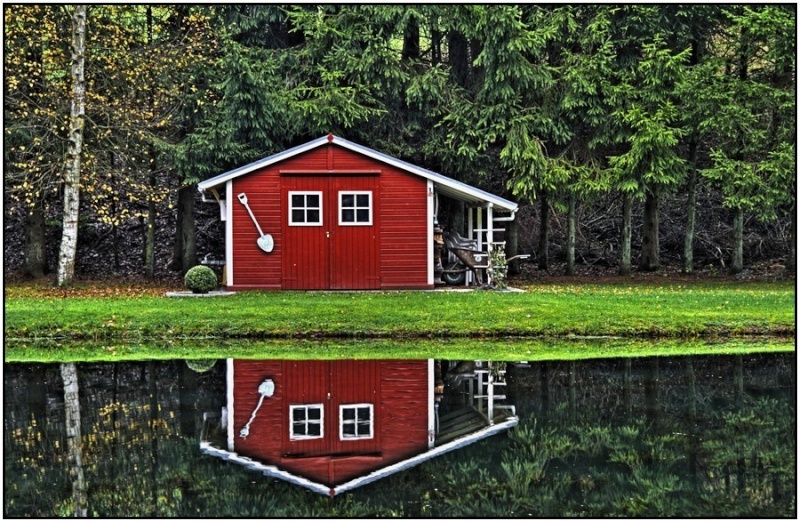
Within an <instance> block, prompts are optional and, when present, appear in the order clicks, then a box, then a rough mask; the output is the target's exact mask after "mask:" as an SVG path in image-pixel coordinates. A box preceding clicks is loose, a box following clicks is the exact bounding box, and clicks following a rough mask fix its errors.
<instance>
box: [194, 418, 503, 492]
mask: <svg viewBox="0 0 800 522" xmlns="http://www.w3.org/2000/svg"><path fill="white" fill-rule="evenodd" d="M518 422H519V418H518V417H516V416H510V417H508V418H507V419H506V420H505V421H503V422H500V423H497V424H494V425H491V426H487V427H484V428H482V429H480V430H477V431H475V432H472V433H469V434H466V435H463V436H461V437H458V438H457V439H454V440H452V441H450V442H448V443H445V444H442V445H441V446H436V447H435V448H432V449H429V450H428V451H425V452H421V453H419V454H417V455H414V456H412V457H409V458H407V459H405V460H402V461H400V462H396V463H394V464H391V465H388V466H385V467H383V468H380V469H377V470H375V471H373V472H371V473H367V474H365V475H363V476H361V477H358V478H355V479H353V480H350V481H348V482H345V483H344V484H339V485H337V486H333V487H331V486H327V485H325V484H320V483H318V482H314V481H313V480H309V479H307V478H305V477H302V476H300V475H296V474H294V473H292V472H289V471H286V470H284V469H280V468H278V467H277V466H273V465H270V464H265V463H263V462H260V461H258V460H253V459H251V458H250V457H247V456H244V455H240V454H238V453H236V452H233V451H227V450H223V449H221V448H218V447H216V446H214V445H213V444H211V443H210V442H208V441H202V440H201V441H200V451H201V452H203V453H205V454H206V455H211V456H212V457H219V458H221V459H223V460H227V461H229V462H233V463H236V464H239V465H242V466H244V467H246V468H248V469H251V470H253V471H257V472H260V473H262V474H264V475H265V476H267V477H272V478H277V479H281V480H285V481H287V482H290V483H292V484H296V485H298V486H303V487H304V488H307V489H310V490H311V491H314V492H315V493H320V494H322V495H328V496H331V497H333V496H335V495H338V494H340V493H344V492H345V491H350V490H351V489H355V488H357V487H360V486H363V485H366V484H369V483H370V482H374V481H376V480H379V479H382V478H384V477H388V476H389V475H393V474H395V473H397V472H400V471H404V470H407V469H409V468H412V467H414V466H416V465H418V464H421V463H423V462H425V461H427V460H430V459H432V458H434V457H438V456H439V455H442V454H444V453H448V452H450V451H453V450H456V449H459V448H463V447H465V446H469V445H470V444H473V443H475V442H478V441H479V440H482V439H485V438H487V437H491V436H492V435H495V434H497V433H500V432H501V431H505V430H508V429H510V428H513V427H514V426H516V425H517V423H518Z"/></svg>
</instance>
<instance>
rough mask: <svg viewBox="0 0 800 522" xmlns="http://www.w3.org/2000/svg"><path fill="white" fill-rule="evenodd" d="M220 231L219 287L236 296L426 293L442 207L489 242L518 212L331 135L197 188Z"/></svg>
mask: <svg viewBox="0 0 800 522" xmlns="http://www.w3.org/2000/svg"><path fill="white" fill-rule="evenodd" d="M198 187H199V190H200V191H201V193H202V194H203V196H204V199H206V200H211V198H212V197H213V200H216V201H217V202H218V203H219V205H220V210H221V219H222V220H223V221H225V243H226V247H225V248H226V250H225V266H226V281H225V285H226V286H227V288H228V289H230V290H240V289H241V290H243V289H307V290H311V289H351V290H352V289H401V288H432V287H433V286H434V284H435V281H434V269H435V260H434V227H435V226H436V223H437V219H438V217H437V211H438V201H439V197H440V196H442V197H446V198H450V199H453V200H456V201H459V202H463V203H464V204H466V205H467V207H468V220H467V221H468V224H467V230H466V231H465V232H466V234H467V235H468V236H469V237H470V238H473V239H475V241H477V243H478V246H479V247H483V246H484V245H489V244H491V243H493V241H494V233H495V231H497V230H498V228H497V225H496V224H495V221H509V220H512V219H513V218H514V213H515V212H516V211H517V204H516V203H513V202H511V201H508V200H506V199H504V198H501V197H499V196H495V195H493V194H490V193H488V192H485V191H483V190H480V189H478V188H475V187H472V186H470V185H467V184H464V183H461V182H459V181H456V180H454V179H451V178H448V177H446V176H443V175H441V174H437V173H435V172H432V171H429V170H427V169H424V168H422V167H418V166H415V165H412V164H410V163H407V162H404V161H401V160H399V159H397V158H393V157H391V156H387V155H385V154H382V153H380V152H378V151H375V150H372V149H370V148H367V147H364V146H362V145H358V144H356V143H353V142H350V141H347V140H346V139H344V138H340V137H337V136H333V135H328V136H324V137H321V138H318V139H316V140H313V141H310V142H308V143H306V144H303V145H300V146H298V147H295V148H292V149H289V150H287V151H284V152H281V153H279V154H275V155H273V156H270V157H267V158H264V159H262V160H259V161H256V162H254V163H251V164H249V165H245V166H243V167H240V168H237V169H234V170H231V171H229V172H225V173H223V174H220V175H219V176H216V177H214V178H211V179H208V180H206V181H203V182H201V183H199V185H198Z"/></svg>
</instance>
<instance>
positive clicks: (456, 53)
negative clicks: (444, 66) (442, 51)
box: [447, 31, 469, 87]
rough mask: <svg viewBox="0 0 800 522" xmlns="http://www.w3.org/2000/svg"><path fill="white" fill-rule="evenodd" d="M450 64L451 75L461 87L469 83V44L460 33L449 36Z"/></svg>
mask: <svg viewBox="0 0 800 522" xmlns="http://www.w3.org/2000/svg"><path fill="white" fill-rule="evenodd" d="M447 51H448V55H447V56H448V59H447V60H448V63H449V64H450V74H452V76H453V79H454V80H455V81H456V83H457V84H458V85H460V86H461V87H467V84H468V81H469V42H468V41H467V39H466V38H464V35H463V34H461V33H459V32H458V31H450V33H449V34H448V36H447Z"/></svg>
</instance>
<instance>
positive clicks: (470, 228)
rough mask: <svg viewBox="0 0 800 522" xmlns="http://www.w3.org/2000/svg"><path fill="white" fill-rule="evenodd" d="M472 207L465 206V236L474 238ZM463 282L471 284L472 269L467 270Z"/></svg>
mask: <svg viewBox="0 0 800 522" xmlns="http://www.w3.org/2000/svg"><path fill="white" fill-rule="evenodd" d="M473 210H474V209H473V208H472V207H467V238H469V239H475V231H474V230H473V226H472V222H473V220H472V211H473ZM464 282H465V283H466V284H467V286H469V285H470V284H472V271H471V270H467V273H466V277H465V278H464Z"/></svg>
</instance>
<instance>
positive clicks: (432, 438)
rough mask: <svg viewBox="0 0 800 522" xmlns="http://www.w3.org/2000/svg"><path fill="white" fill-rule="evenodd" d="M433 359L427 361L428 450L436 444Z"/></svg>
mask: <svg viewBox="0 0 800 522" xmlns="http://www.w3.org/2000/svg"><path fill="white" fill-rule="evenodd" d="M433 374H434V363H433V359H428V449H431V448H433V446H434V444H435V443H436V410H435V408H436V401H435V393H436V392H435V390H436V381H435V380H434V378H433Z"/></svg>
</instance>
